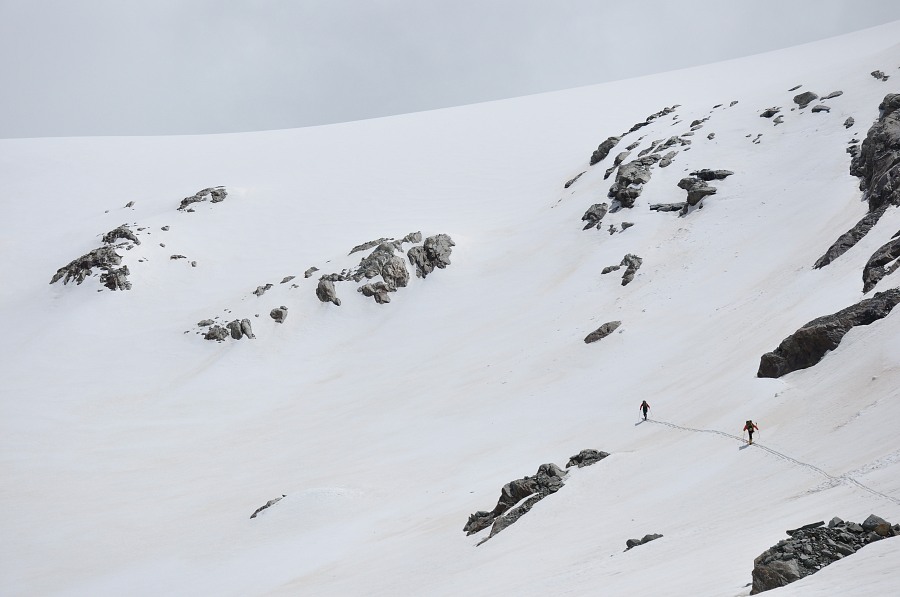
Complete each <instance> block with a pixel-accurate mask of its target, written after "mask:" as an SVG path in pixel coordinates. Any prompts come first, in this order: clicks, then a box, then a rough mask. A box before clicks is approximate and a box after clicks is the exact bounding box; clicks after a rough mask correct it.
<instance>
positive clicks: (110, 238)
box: [101, 224, 141, 245]
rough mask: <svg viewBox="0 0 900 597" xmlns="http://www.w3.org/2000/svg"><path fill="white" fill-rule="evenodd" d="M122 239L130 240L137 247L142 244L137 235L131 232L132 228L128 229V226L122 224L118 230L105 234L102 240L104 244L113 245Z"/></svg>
mask: <svg viewBox="0 0 900 597" xmlns="http://www.w3.org/2000/svg"><path fill="white" fill-rule="evenodd" d="M120 238H124V239H125V240H130V241H131V242H133V243H134V244H136V245H139V244H141V241H140V239H138V237H137V235H135V233H134V232H132V231H131V228H129V227H128V224H122V225H121V226H119V227H118V228H113V229H112V230H110V231H109V232H107V233H106V234H104V235H103V238H102V239H101V240H103V242H104V243H106V244H107V245H111V244H113V243H114V242H116V241H117V240H118V239H120Z"/></svg>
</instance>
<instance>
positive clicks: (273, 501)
mask: <svg viewBox="0 0 900 597" xmlns="http://www.w3.org/2000/svg"><path fill="white" fill-rule="evenodd" d="M286 497H287V494H284V493H283V494H281V497H279V498H275V499H274V500H269V501H268V502H266V503H265V505H264V506H260V507H259V508H257V509H256V510H254V511H253V514H251V515H250V518H256V515H257V514H259V513H260V512H262V511H263V510H265V509H266V508H271V507H272V506H274V505H275V504H277V503H278V502H280V501H281V500H283V499H284V498H286Z"/></svg>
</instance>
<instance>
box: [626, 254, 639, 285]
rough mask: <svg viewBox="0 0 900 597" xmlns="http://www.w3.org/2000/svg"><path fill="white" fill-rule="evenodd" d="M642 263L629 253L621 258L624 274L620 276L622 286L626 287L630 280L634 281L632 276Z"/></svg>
mask: <svg viewBox="0 0 900 597" xmlns="http://www.w3.org/2000/svg"><path fill="white" fill-rule="evenodd" d="M642 263H644V260H643V259H641V258H640V257H638V256H637V255H632V254H631V253H629V254H627V255H625V257H623V258H622V263H621V265H624V266H626V267H625V273H624V274H622V286H627V285H628V284H629V283H630V282H631V281H632V280H634V274H636V273H637V271H638V270H639V269H640V268H641V264H642Z"/></svg>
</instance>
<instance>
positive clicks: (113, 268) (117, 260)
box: [50, 246, 131, 290]
mask: <svg viewBox="0 0 900 597" xmlns="http://www.w3.org/2000/svg"><path fill="white" fill-rule="evenodd" d="M121 263H122V257H121V256H120V255H119V254H118V253H116V249H115V247H113V246H105V247H99V248H97V249H94V250H93V251H90V252H88V253H85V254H84V255H82V256H81V257H78V258H77V259H73V260H72V261H70V262H69V263H68V264H67V265H65V266H63V267H61V268H59V269H58V270H56V273H55V274H54V275H53V277H52V278H51V279H50V283H51V284H54V283H56V282H58V281H59V280H62V281H63V284H64V285H65V284H68V283H69V282H70V281H73V280H74V281H75V283H76V284H81V283H82V282H84V280H85V279H86V278H87V277H89V276H91V275H92V274H93V270H94V269H101V270H104V271H105V274H103V276H107V277H108V275H109V274H110V273H111V272H115V274H114V276H115V277H117V278H118V277H119V276H127V275H128V271H127V269H126V270H125V271H122V270H120V269H117V266H119V265H121ZM126 282H127V280H126ZM103 283H104V284H106V282H105V281H104V282H103ZM124 288H125V289H126V290H127V289H128V288H131V285H130V284H127V285H125V287H124Z"/></svg>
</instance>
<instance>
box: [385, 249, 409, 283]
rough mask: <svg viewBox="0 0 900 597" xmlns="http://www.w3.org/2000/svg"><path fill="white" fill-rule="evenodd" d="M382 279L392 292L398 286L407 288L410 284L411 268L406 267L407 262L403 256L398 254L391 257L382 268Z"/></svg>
mask: <svg viewBox="0 0 900 597" xmlns="http://www.w3.org/2000/svg"><path fill="white" fill-rule="evenodd" d="M381 279H382V280H384V283H385V285H386V286H387V289H388V290H389V291H390V292H393V291H395V290H397V289H398V288H406V286H407V285H408V284H409V270H408V269H406V262H405V261H404V260H403V258H402V257H399V256H397V255H394V256H393V257H391V259H390V260H389V261H388V262H387V263H385V264H384V267H382V268H381Z"/></svg>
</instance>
